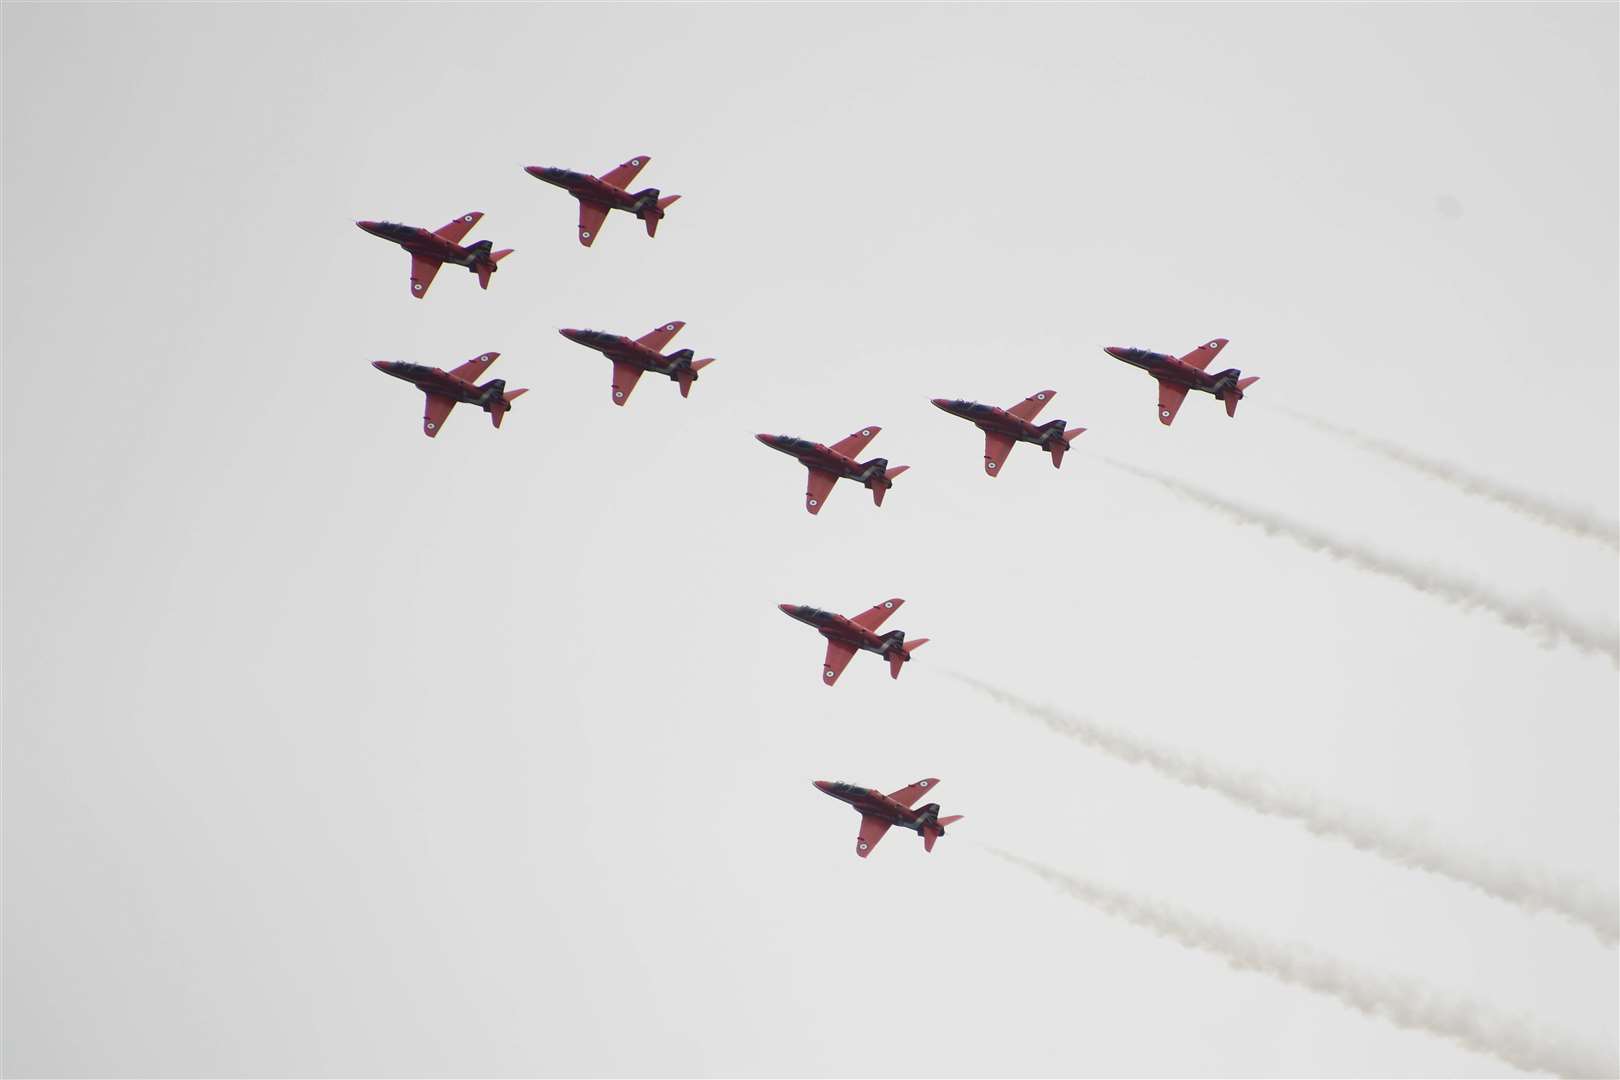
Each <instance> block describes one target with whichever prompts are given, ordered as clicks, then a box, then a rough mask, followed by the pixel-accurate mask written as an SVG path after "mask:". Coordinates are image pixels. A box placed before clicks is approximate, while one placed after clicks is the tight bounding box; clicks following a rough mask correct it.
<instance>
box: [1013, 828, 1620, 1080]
mask: <svg viewBox="0 0 1620 1080" xmlns="http://www.w3.org/2000/svg"><path fill="white" fill-rule="evenodd" d="M990 851H991V853H992V854H993V855H995V856H997V857H998V858H1001V859H1005V860H1006V861H1007V862H1010V863H1012V864H1013V865H1014V866H1020V867H1022V868H1023V869H1025V870H1028V871H1029V872H1030V873H1032V874H1035V875H1036V876H1038V877H1041V878H1044V879H1045V880H1046V881H1047V882H1048V883H1049V884H1051V885H1053V886H1055V887H1056V888H1057V889H1058V890H1060V891H1061V892H1064V893H1067V894H1068V895H1069V896H1072V897H1073V898H1074V899H1076V900H1079V901H1081V902H1082V903H1086V904H1090V905H1091V906H1092V907H1094V908H1097V909H1098V910H1100V911H1102V912H1104V913H1105V914H1108V915H1112V916H1114V917H1115V918H1118V919H1123V920H1125V921H1126V922H1129V923H1133V924H1135V925H1136V926H1139V927H1141V928H1142V929H1144V930H1147V931H1149V932H1151V933H1154V934H1158V935H1159V936H1160V937H1164V938H1168V939H1170V940H1171V941H1175V942H1177V943H1179V944H1181V945H1185V946H1186V947H1188V948H1190V949H1201V950H1203V951H1205V952H1208V953H1212V954H1214V955H1215V956H1218V957H1220V958H1221V959H1222V960H1224V961H1225V962H1226V963H1227V964H1228V965H1229V966H1231V967H1233V968H1236V969H1237V970H1239V971H1253V972H1258V973H1260V974H1262V975H1269V976H1271V977H1272V978H1274V979H1278V980H1280V981H1282V982H1285V983H1288V984H1290V985H1292V986H1298V987H1301V988H1303V989H1306V990H1311V991H1314V992H1316V993H1318V994H1324V995H1326V996H1328V997H1331V998H1335V999H1337V1000H1338V1001H1340V1002H1342V1003H1343V1004H1345V1005H1348V1006H1350V1007H1351V1008H1352V1009H1355V1010H1356V1011H1357V1012H1360V1013H1363V1014H1365V1015H1367V1016H1371V1017H1375V1018H1378V1019H1383V1020H1387V1021H1389V1022H1390V1023H1392V1024H1395V1025H1396V1026H1398V1027H1403V1028H1408V1029H1410V1030H1413V1031H1422V1032H1426V1033H1428V1034H1430V1035H1438V1036H1440V1037H1441V1038H1443V1039H1448V1040H1450V1041H1451V1042H1453V1043H1456V1044H1457V1045H1458V1046H1461V1047H1464V1048H1465V1049H1468V1050H1472V1051H1474V1052H1475V1053H1479V1054H1486V1055H1489V1056H1490V1057H1493V1058H1496V1059H1497V1060H1498V1061H1503V1062H1506V1063H1507V1064H1509V1065H1512V1066H1513V1067H1514V1068H1517V1069H1523V1070H1525V1071H1526V1072H1533V1073H1553V1074H1555V1075H1558V1076H1571V1077H1589V1076H1590V1077H1603V1076H1614V1075H1616V1070H1617V1069H1620V1062H1615V1061H1612V1060H1606V1059H1605V1058H1604V1056H1603V1054H1602V1053H1601V1052H1594V1051H1590V1050H1587V1049H1583V1048H1581V1047H1578V1046H1575V1045H1574V1044H1573V1041H1572V1040H1571V1039H1569V1038H1567V1037H1560V1036H1558V1035H1556V1034H1554V1033H1552V1032H1549V1031H1546V1030H1544V1029H1543V1028H1542V1027H1541V1026H1540V1025H1539V1024H1537V1023H1536V1022H1534V1021H1532V1020H1530V1019H1528V1018H1523V1017H1514V1016H1508V1015H1504V1014H1502V1013H1499V1012H1497V1011H1496V1010H1495V1009H1493V1008H1491V1007H1490V1006H1488V1005H1486V1004H1484V1003H1482V1002H1477V1001H1470V1000H1468V999H1467V998H1455V997H1448V996H1447V995H1445V994H1443V993H1441V992H1440V991H1438V990H1436V989H1435V988H1433V987H1431V986H1428V985H1425V984H1423V983H1421V982H1418V981H1416V980H1414V979H1409V978H1404V977H1401V976H1395V975H1385V974H1374V973H1372V972H1369V971H1363V970H1358V969H1357V968H1355V967H1352V966H1350V965H1349V964H1346V963H1344V962H1343V961H1341V960H1339V959H1338V958H1337V957H1333V956H1330V955H1328V954H1326V953H1322V952H1319V951H1317V950H1315V949H1312V948H1309V947H1307V946H1303V945H1299V944H1294V943H1289V942H1283V941H1274V940H1270V939H1267V938H1263V937H1260V936H1259V935H1256V934H1253V933H1250V932H1249V931H1247V930H1244V929H1241V928H1239V927H1236V926H1229V925H1226V924H1224V923H1221V922H1218V921H1216V920H1214V919H1209V918H1205V917H1204V916H1201V915H1197V914H1195V913H1193V912H1190V911H1185V910H1182V909H1181V908H1178V907H1175V906H1174V905H1172V904H1167V903H1164V902H1163V901H1159V900H1155V899H1152V898H1150V897H1145V896H1138V895H1136V894H1134V893H1130V892H1126V891H1124V890H1122V889H1115V888H1113V887H1111V886H1108V885H1104V884H1101V883H1099V882H1095V881H1088V880H1085V879H1082V878H1077V877H1071V876H1069V875H1067V874H1063V873H1060V872H1058V871H1056V870H1053V869H1052V868H1050V867H1047V866H1042V865H1041V864H1040V863H1035V862H1030V861H1028V860H1026V859H1021V858H1019V857H1018V856H1016V855H1009V854H1007V853H1006V852H1004V851H998V850H996V849H995V848H991V849H990Z"/></svg>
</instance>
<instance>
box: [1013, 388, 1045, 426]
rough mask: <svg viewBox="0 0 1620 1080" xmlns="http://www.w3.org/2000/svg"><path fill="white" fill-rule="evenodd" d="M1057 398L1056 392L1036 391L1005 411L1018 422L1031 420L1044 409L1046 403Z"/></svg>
mask: <svg viewBox="0 0 1620 1080" xmlns="http://www.w3.org/2000/svg"><path fill="white" fill-rule="evenodd" d="M1055 396H1057V391H1056V390H1037V391H1035V393H1033V394H1031V395H1029V397H1027V398H1025V399H1024V400H1023V401H1020V402H1019V403H1018V404H1016V405H1014V406H1013V407H1012V408H1010V409H1008V410H1007V411H1008V412H1009V413H1011V414H1012V415H1013V416H1016V417H1018V419H1020V420H1033V419H1035V418H1036V417H1037V416H1039V415H1040V414H1041V410H1042V409H1044V408H1046V403H1047V402H1048V401H1051V400H1052V398H1054V397H1055Z"/></svg>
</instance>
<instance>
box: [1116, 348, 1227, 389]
mask: <svg viewBox="0 0 1620 1080" xmlns="http://www.w3.org/2000/svg"><path fill="white" fill-rule="evenodd" d="M1103 352H1105V353H1107V354H1108V355H1109V356H1112V357H1113V358H1114V359H1115V360H1123V361H1124V362H1125V363H1127V364H1130V365H1131V366H1132V367H1139V368H1141V369H1142V370H1143V371H1145V372H1147V373H1148V374H1149V375H1152V376H1153V377H1154V378H1155V379H1158V380H1159V381H1160V382H1167V383H1172V384H1174V385H1176V386H1185V387H1186V388H1187V389H1189V390H1202V391H1203V392H1204V393H1206V394H1214V395H1215V396H1216V397H1220V396H1221V395H1222V394H1223V393H1226V392H1227V391H1229V390H1235V389H1236V388H1237V381H1238V379H1239V378H1240V377H1241V375H1242V372H1240V371H1238V370H1237V369H1236V368H1228V369H1227V370H1225V371H1221V372H1217V373H1215V374H1214V375H1211V374H1210V373H1209V372H1207V371H1200V370H1198V369H1197V368H1195V367H1193V366H1192V365H1191V364H1185V363H1182V362H1181V361H1180V360H1179V359H1177V358H1176V357H1174V356H1171V355H1170V354H1168V353H1160V352H1153V351H1152V350H1151V349H1135V348H1129V347H1127V346H1123V345H1107V346H1104V348H1103ZM1238 396H1239V397H1242V394H1241V393H1239V394H1238Z"/></svg>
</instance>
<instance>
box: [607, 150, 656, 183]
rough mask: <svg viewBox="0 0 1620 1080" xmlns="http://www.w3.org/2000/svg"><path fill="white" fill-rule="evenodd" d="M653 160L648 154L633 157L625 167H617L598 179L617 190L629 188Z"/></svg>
mask: <svg viewBox="0 0 1620 1080" xmlns="http://www.w3.org/2000/svg"><path fill="white" fill-rule="evenodd" d="M651 160H652V158H650V157H648V156H647V155H646V154H642V155H641V156H640V157H633V158H631V159H630V160H629V161H627V162H625V163H624V164H623V165H618V166H615V167H614V168H612V169H610V170H608V171H607V172H605V173H603V174H602V175H601V176H598V177H597V179H598V180H600V181H602V183H604V184H612V185H613V186H614V187H616V188H624V187H628V186H629V184H630V181H632V180H634V179H635V178H636V174H638V173H640V172H641V170H642V169H645V168H646V167H647V162H649V161H651Z"/></svg>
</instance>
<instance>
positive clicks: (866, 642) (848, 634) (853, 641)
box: [777, 604, 911, 660]
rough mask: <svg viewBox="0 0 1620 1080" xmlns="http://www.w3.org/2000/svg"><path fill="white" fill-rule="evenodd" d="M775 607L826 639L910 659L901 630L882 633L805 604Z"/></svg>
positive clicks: (883, 654)
mask: <svg viewBox="0 0 1620 1080" xmlns="http://www.w3.org/2000/svg"><path fill="white" fill-rule="evenodd" d="M777 607H778V608H779V609H780V610H781V611H782V613H783V614H785V615H787V616H788V617H789V618H792V619H797V620H798V621H799V622H802V623H805V624H806V625H808V626H813V627H815V628H816V629H817V630H819V631H820V632H821V636H822V637H824V638H826V639H828V640H829V641H837V642H841V643H843V644H845V645H848V646H849V647H850V648H853V649H864V650H866V651H867V652H874V653H877V654H878V655H879V656H881V657H884V658H885V659H889V658H892V657H894V656H895V655H899V656H901V657H904V658H905V659H906V660H910V659H911V657H910V656H909V655H908V654H907V653H906V651H905V643H906V635H905V633H904V632H903V631H900V630H890V631H889V632H888V633H886V634H879V633H877V632H876V631H874V630H868V629H866V628H865V627H864V626H857V625H855V623H854V622H853V621H852V620H850V619H846V618H845V617H844V616H842V615H839V614H836V613H834V612H831V611H823V610H821V609H820V608H814V607H811V606H810V605H809V604H778V605H777Z"/></svg>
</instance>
